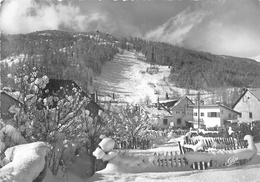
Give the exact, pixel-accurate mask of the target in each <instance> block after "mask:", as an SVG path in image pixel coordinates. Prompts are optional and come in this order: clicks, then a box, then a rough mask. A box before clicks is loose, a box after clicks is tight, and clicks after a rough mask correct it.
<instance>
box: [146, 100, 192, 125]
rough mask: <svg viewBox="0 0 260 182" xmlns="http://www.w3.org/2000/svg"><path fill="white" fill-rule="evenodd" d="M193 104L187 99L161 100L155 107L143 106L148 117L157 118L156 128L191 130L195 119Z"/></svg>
mask: <svg viewBox="0 0 260 182" xmlns="http://www.w3.org/2000/svg"><path fill="white" fill-rule="evenodd" d="M190 105H194V104H193V102H192V101H191V100H190V99H189V98H188V97H187V96H184V97H181V98H177V99H166V100H159V99H158V101H157V103H154V106H150V107H148V106H142V107H143V109H145V110H146V112H147V113H148V115H152V116H153V117H157V125H156V127H157V128H159V129H168V128H187V127H188V128H189V127H190V126H191V124H190V123H189V122H188V121H191V120H192V118H193V115H192V108H190V107H189V106H190Z"/></svg>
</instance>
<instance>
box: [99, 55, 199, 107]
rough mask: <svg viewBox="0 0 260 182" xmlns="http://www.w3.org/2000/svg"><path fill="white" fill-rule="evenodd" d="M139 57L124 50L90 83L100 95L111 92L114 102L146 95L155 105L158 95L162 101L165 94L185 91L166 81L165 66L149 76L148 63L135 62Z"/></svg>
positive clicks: (131, 100)
mask: <svg viewBox="0 0 260 182" xmlns="http://www.w3.org/2000/svg"><path fill="white" fill-rule="evenodd" d="M139 56H140V53H137V52H135V51H127V50H124V51H123V53H122V54H117V55H116V56H115V58H114V59H113V60H112V61H110V62H106V64H105V65H104V66H103V67H102V74H101V75H100V76H98V77H97V78H96V79H95V81H94V82H95V85H96V86H97V88H98V89H99V91H100V92H101V93H103V94H104V93H110V94H111V93H113V92H114V93H116V99H118V100H124V101H126V102H133V103H137V102H139V101H140V100H144V98H145V97H147V96H148V97H149V98H150V99H151V100H152V102H156V100H157V97H158V94H159V96H160V98H163V97H165V94H166V92H167V93H168V94H169V96H173V93H178V94H179V95H184V94H185V93H186V89H181V88H177V87H175V86H174V85H173V84H171V83H169V82H168V79H167V78H168V76H169V74H170V68H168V66H158V68H159V72H158V73H157V74H152V75H151V74H149V73H147V72H146V69H147V68H148V67H149V66H150V64H148V63H146V62H143V61H140V60H138V57H139ZM191 92H192V91H191ZM193 92H194V93H197V91H193Z"/></svg>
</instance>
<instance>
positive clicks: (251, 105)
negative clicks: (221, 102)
mask: <svg viewBox="0 0 260 182" xmlns="http://www.w3.org/2000/svg"><path fill="white" fill-rule="evenodd" d="M232 108H233V109H234V110H236V111H238V112H240V113H241V115H240V116H239V117H238V120H239V122H246V123H249V122H259V123H260V89H245V91H244V92H243V93H242V95H241V96H240V97H239V99H238V100H237V101H236V103H235V104H234V105H233V107H232Z"/></svg>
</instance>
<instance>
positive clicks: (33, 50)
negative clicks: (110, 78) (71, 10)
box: [1, 30, 119, 90]
mask: <svg viewBox="0 0 260 182" xmlns="http://www.w3.org/2000/svg"><path fill="white" fill-rule="evenodd" d="M1 41H2V46H1V47H2V56H1V60H3V59H5V61H2V63H3V64H1V77H2V78H3V79H2V82H3V85H10V84H11V81H10V80H8V78H6V75H8V74H9V73H11V74H12V73H14V72H15V71H16V67H17V64H16V65H15V64H12V61H15V58H17V59H19V60H20V61H21V62H20V63H19V62H18V64H25V63H24V62H23V61H22V60H25V59H26V60H27V61H26V64H29V63H30V66H29V68H28V69H32V68H33V67H37V68H38V70H40V74H41V75H43V74H46V75H48V76H49V77H50V78H63V79H73V80H75V81H76V82H77V83H79V84H80V85H81V86H82V87H83V88H85V90H87V87H88V86H89V85H90V86H91V85H92V80H93V76H95V75H97V74H99V73H100V72H101V68H102V65H103V64H104V63H105V62H106V61H110V60H111V59H113V56H114V55H115V54H116V53H118V52H119V50H118V46H117V45H116V44H117V40H116V39H115V38H114V37H112V36H111V35H108V34H103V33H100V32H88V33H69V32H62V31H55V30H47V31H40V32H33V33H29V34H19V35H5V34H3V35H2V37H1ZM24 55H26V57H25V56H24ZM10 56H11V58H10ZM9 58H10V59H9ZM8 64H9V66H8ZM10 65H13V66H10ZM28 71H30V70H28ZM5 78H6V79H5ZM8 82H9V83H8Z"/></svg>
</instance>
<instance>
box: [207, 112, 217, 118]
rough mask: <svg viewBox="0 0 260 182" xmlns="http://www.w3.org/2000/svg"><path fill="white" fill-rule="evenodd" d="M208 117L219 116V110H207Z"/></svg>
mask: <svg viewBox="0 0 260 182" xmlns="http://www.w3.org/2000/svg"><path fill="white" fill-rule="evenodd" d="M208 117H209V118H217V117H219V112H208Z"/></svg>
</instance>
